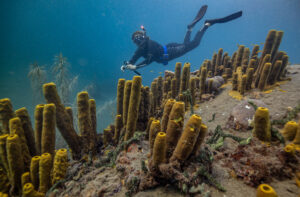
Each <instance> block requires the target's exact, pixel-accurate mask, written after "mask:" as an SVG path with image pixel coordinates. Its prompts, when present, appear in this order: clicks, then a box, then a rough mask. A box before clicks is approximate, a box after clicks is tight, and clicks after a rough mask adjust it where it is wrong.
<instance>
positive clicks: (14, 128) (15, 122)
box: [9, 117, 31, 171]
mask: <svg viewBox="0 0 300 197" xmlns="http://www.w3.org/2000/svg"><path fill="white" fill-rule="evenodd" d="M9 129H10V135H14V134H17V135H18V137H19V140H20V145H21V152H22V159H23V162H24V170H25V171H29V166H30V161H31V156H30V153H29V149H28V146H27V141H26V138H25V135H24V130H23V127H22V124H21V120H20V118H18V117H16V118H12V119H10V120H9Z"/></svg>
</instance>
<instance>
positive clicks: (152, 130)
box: [149, 120, 161, 155]
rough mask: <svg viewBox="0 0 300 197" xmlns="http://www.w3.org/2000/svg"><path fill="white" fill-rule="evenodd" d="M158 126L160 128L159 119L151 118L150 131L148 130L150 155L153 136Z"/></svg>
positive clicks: (158, 129) (156, 132)
mask: <svg viewBox="0 0 300 197" xmlns="http://www.w3.org/2000/svg"><path fill="white" fill-rule="evenodd" d="M160 128H161V125H160V121H159V120H153V121H152V123H151V126H150V131H149V147H150V155H152V151H153V145H154V141H155V137H156V135H157V134H158V133H159V132H160Z"/></svg>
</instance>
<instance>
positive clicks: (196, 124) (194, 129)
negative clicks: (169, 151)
mask: <svg viewBox="0 0 300 197" xmlns="http://www.w3.org/2000/svg"><path fill="white" fill-rule="evenodd" d="M200 126H201V117H200V116H198V115H196V114H194V115H192V116H191V117H190V119H189V121H188V122H187V124H186V125H185V128H184V130H183V133H182V135H181V137H180V139H179V141H178V143H177V145H176V148H175V150H174V152H173V155H172V157H171V161H174V160H179V161H185V160H186V159H187V158H188V157H189V156H190V154H191V153H192V151H193V149H194V146H195V143H196V141H197V138H198V135H199V131H200Z"/></svg>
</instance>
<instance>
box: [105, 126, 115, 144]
mask: <svg viewBox="0 0 300 197" xmlns="http://www.w3.org/2000/svg"><path fill="white" fill-rule="evenodd" d="M113 136H114V134H113V132H112V129H111V127H110V126H109V127H107V128H106V129H104V130H103V145H104V146H105V147H106V146H108V145H109V144H111V143H112V140H113Z"/></svg>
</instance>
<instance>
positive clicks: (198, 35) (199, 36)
mask: <svg viewBox="0 0 300 197" xmlns="http://www.w3.org/2000/svg"><path fill="white" fill-rule="evenodd" d="M208 27H209V24H208V23H205V25H204V26H203V27H202V28H201V29H200V30H199V31H198V32H197V33H196V35H195V38H194V40H193V41H191V42H190V43H189V44H188V45H187V46H186V48H187V50H188V51H190V50H192V49H194V48H196V47H197V46H198V45H199V44H200V41H201V39H202V37H203V35H204V33H205V31H206V30H207V28H208Z"/></svg>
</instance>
